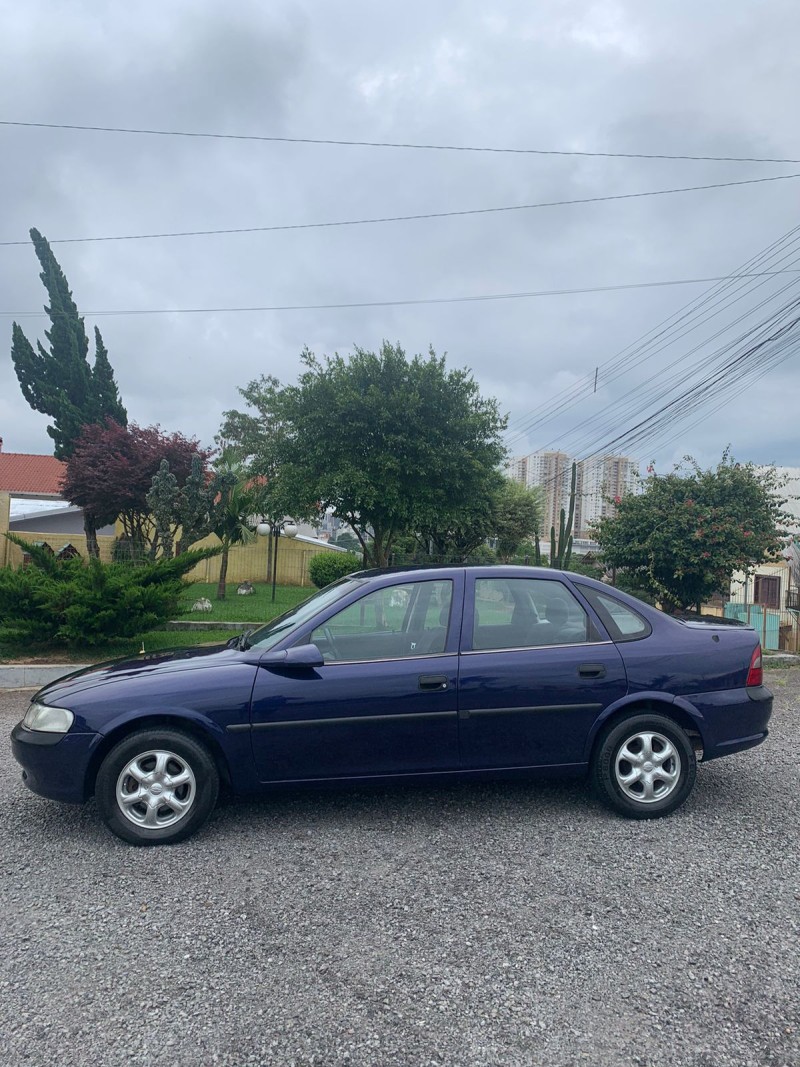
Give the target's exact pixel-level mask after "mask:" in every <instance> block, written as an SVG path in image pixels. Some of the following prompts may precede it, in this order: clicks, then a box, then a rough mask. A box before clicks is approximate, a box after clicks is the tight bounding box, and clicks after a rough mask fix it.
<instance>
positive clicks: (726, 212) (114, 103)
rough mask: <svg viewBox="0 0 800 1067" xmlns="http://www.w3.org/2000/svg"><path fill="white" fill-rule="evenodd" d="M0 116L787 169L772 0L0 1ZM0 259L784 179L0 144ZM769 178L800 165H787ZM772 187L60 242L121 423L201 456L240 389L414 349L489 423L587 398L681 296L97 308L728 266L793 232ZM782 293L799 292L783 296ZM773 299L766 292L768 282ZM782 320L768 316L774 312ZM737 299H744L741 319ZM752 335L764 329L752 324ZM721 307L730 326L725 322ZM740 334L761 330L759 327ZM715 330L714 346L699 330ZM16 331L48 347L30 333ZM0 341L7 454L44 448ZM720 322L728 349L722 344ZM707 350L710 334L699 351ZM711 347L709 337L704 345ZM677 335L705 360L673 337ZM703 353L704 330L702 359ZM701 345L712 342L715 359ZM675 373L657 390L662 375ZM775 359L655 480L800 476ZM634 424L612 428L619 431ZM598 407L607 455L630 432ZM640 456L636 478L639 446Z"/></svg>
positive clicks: (8, 131) (232, 148) (641, 373)
mask: <svg viewBox="0 0 800 1067" xmlns="http://www.w3.org/2000/svg"><path fill="white" fill-rule="evenodd" d="M0 9H2V13H3V20H4V26H5V31H6V32H5V34H4V36H3V39H2V41H1V42H0V96H2V99H3V100H4V101H5V102H6V110H5V114H4V115H2V116H0V117H3V118H9V119H14V118H19V119H28V120H31V121H42V122H59V121H62V122H75V123H83V124H89V125H120V126H151V127H156V128H164V129H187V130H218V131H222V132H225V131H227V132H232V133H238V132H256V133H264V134H277V135H288V136H311V137H327V136H332V137H342V138H354V139H368V140H373V139H374V140H384V139H385V140H403V141H407V140H410V141H432V142H436V143H455V144H487V145H517V146H530V147H537V146H541V147H566V148H573V149H581V150H606V149H610V150H619V151H666V152H688V153H698V154H725V155H746V156H749V155H770V156H772V155H776V156H787V155H788V156H792V155H800V144H798V142H797V139H796V125H797V124H796V118H795V107H796V100H797V99H798V96H799V95H800V93H798V89H799V88H800V86H798V84H797V83H798V73H797V69H796V64H794V63H793V62H792V60H791V57H790V56H788V55H786V54H785V50H783V49H780V48H778V47H777V44H776V42H780V41H790V40H796V39H797V38H798V32H799V31H800V9H798V8H797V5H795V4H793V3H788V2H787V3H784V2H781V0H766V2H764V3H763V4H760V5H757V6H754V5H751V4H749V3H744V2H743V0H738V2H733V3H722V2H721V0H715V2H711V3H707V4H704V5H698V4H697V3H693V4H689V3H683V2H679V3H674V4H670V5H668V6H660V5H641V4H634V3H632V2H628V3H621V2H620V3H611V2H598V3H588V2H585V0H581V2H578V0H572V2H569V3H564V2H563V0H559V2H556V0H551V2H550V3H542V4H537V5H535V6H532V5H530V4H523V3H520V2H517V3H511V2H509V3H506V4H505V5H502V7H501V8H500V9H497V8H496V7H495V8H493V9H492V10H491V11H488V10H487V9H486V7H485V5H481V4H478V3H476V2H467V0H463V2H461V3H455V4H448V5H431V4H423V3H420V2H418V0H411V2H409V3H407V4H404V5H403V6H402V8H395V9H390V8H383V7H381V6H376V5H375V4H373V3H366V2H365V0H360V2H355V3H350V4H348V5H346V7H344V6H340V5H334V4H323V3H320V2H317V3H313V2H310V0H309V2H307V3H305V4H302V5H298V4H288V3H286V4H280V3H278V4H270V5H264V4H258V3H255V2H252V3H245V4H241V3H240V4H236V5H233V4H229V5H226V6H222V5H218V4H212V3H208V2H204V0H194V2H191V3H190V2H188V0H186V2H183V3H177V4H170V5H161V6H156V5H152V4H145V3H140V4H133V5H126V6H125V7H124V8H121V7H120V6H119V5H117V4H112V3H106V4H97V3H93V4H91V5H89V4H84V5H74V4H73V5H70V6H69V8H68V9H67V8H66V6H61V5H58V6H56V5H53V4H52V3H47V2H45V0H39V2H34V3H29V4H26V5H24V6H22V5H12V4H10V3H6V4H2V5H0ZM0 144H2V159H3V163H4V166H3V167H2V170H1V171H0V203H2V205H3V207H4V209H5V210H4V211H3V212H2V220H3V221H2V227H1V228H0V229H1V232H0V238H3V239H14V238H24V237H25V235H26V233H27V230H28V228H29V227H30V226H36V227H37V228H39V229H40V230H42V232H43V233H45V235H46V236H48V237H50V238H51V239H52V238H57V237H70V236H84V235H98V236H99V235H103V234H115V233H137V232H151V231H154V230H165V229H166V230H176V229H193V228H203V229H205V228H215V227H230V226H247V225H270V224H276V223H285V222H306V221H324V220H327V219H344V218H357V217H364V216H369V215H382V214H404V213H413V212H418V211H437V210H448V209H460V208H470V207H481V206H490V205H501V204H513V203H524V202H535V201H539V200H550V199H566V198H571V197H581V196H594V195H608V194H613V193H620V192H628V191H637V190H642V189H657V188H667V187H671V186H679V185H693V184H702V183H705V182H714V181H725V180H736V179H741V178H746V177H758V176H762V175H764V174H767V173H781V172H786V173H789V172H791V170H792V169H793V168H791V167H788V166H786V167H782V166H777V165H776V166H773V167H765V166H759V165H752V164H730V163H711V162H708V163H676V162H668V161H658V162H657V161H650V160H602V159H581V158H560V157H552V158H550V157H548V158H540V157H527V156H525V157H520V156H503V155H493V154H486V155H477V154H474V155H473V154H466V153H434V152H430V153H425V152H412V151H400V150H392V149H366V148H345V147H339V148H336V147H329V148H324V147H315V146H310V145H267V144H256V143H250V142H237V141H205V140H191V139H183V138H174V139H170V138H159V137H153V138H147V137H134V136H122V135H113V134H97V133H88V132H84V133H79V132H68V131H53V130H30V129H18V128H12V127H5V128H0ZM794 169H797V170H800V167H796V168H794ZM797 189H798V184H797V183H792V182H785V183H774V184H772V185H763V186H752V187H742V188H740V189H727V190H717V191H708V192H703V193H694V194H684V195H676V196H671V197H652V198H648V199H644V200H636V201H624V202H618V203H608V204H597V205H582V206H575V207H566V208H554V209H551V210H544V211H532V212H525V213H523V212H519V213H513V214H509V215H494V216H478V217H474V218H462V219H440V220H429V221H425V222H408V223H397V224H387V225H385V226H373V227H353V228H342V229H332V230H309V231H295V232H287V233H272V234H250V235H248V234H241V235H232V236H226V237H207V238H182V239H176V240H171V241H130V242H113V243H107V244H88V245H81V244H77V245H76V244H68V245H60V246H56V254H57V256H58V258H59V260H60V262H61V264H62V266H63V267H64V270H65V272H66V274H67V277H68V278H69V280H70V284H71V286H72V288H73V291H74V293H75V296H76V299H77V301H78V304H79V306H80V308H81V309H82V310H83V311H85V312H86V313H87V320H88V322H89V323H90V324H93V323H94V322H95V321H96V322H97V323H98V324H99V325H100V328H101V330H102V331H103V335H104V338H105V340H106V343H107V345H108V348H109V352H110V356H111V359H112V363H113V365H114V367H115V369H116V372H117V376H118V379H119V382H120V387H121V391H122V394H123V397H124V399H125V402H126V404H127V405H128V408H129V411H130V414H131V416H132V417H133V418H135V419H136V420H137V421H139V422H141V423H150V422H159V423H161V424H162V425H163V426H164V427H165V428H167V429H181V430H183V431H184V432H186V433H190V434H196V435H198V436H199V437H200V438H201V439H203V440H204V441H207V442H208V441H210V440H211V439H212V437H213V435H214V433H215V431H216V430H217V427H218V425H219V421H220V414H221V412H222V411H223V410H224V409H225V408H228V407H231V406H235V405H236V403H237V393H236V387H237V386H238V385H243V384H245V383H246V382H247V381H248V380H250V379H251V378H252V377H254V376H255V375H257V374H259V373H262V372H263V373H273V374H277V375H278V376H279V377H281V378H284V379H292V378H293V377H294V376H295V374H296V372H297V369H298V357H299V353H300V351H301V350H302V347H303V345H304V344H309V345H310V346H311V347H312V348H314V349H315V350H317V351H318V352H325V351H329V352H330V351H333V350H335V349H338V350H340V351H344V350H347V349H348V348H349V347H350V346H351V345H352V344H353V343H357V344H360V345H362V346H365V347H374V346H377V345H378V344H379V343H380V341H381V339H382V338H383V337H388V338H390V339H392V340H400V341H401V342H402V343H403V344H404V346H405V347H406V348H407V349H408V350H410V351H420V350H421V351H424V350H425V349H427V347H428V345H429V344H433V345H434V347H435V348H436V349H437V350H438V351H447V352H448V353H449V356H450V359H451V361H452V362H453V364H457V365H469V366H471V367H472V368H473V370H474V372H475V374H476V376H477V378H478V380H479V381H480V383H481V385H482V387H483V388H484V390H485V391H486V392H489V393H491V394H493V395H496V396H498V398H499V399H500V401H501V403H502V405H503V406H504V407H505V408H506V409H507V410H509V412H510V413H511V415H512V417H516V418H520V417H521V416H523V415H524V414H525V413H526V412H527V411H529V410H531V409H533V408H535V407H536V406H537V405H539V404H540V403H542V402H543V401H546V400H547V399H548V398H550V397H553V396H556V395H557V394H558V392H559V390H561V389H563V388H564V387H565V386H568V385H570V384H571V383H573V382H575V381H580V380H582V379H583V378H584V377H585V376H586V375H591V374H592V373H593V369H594V367H595V366H597V365H598V364H601V363H602V362H603V361H604V360H606V359H608V358H610V357H611V356H613V355H614V354H615V353H616V352H618V351H619V350H621V349H623V348H624V347H625V346H626V345H628V344H630V343H631V342H632V341H633V340H634V339H635V338H636V337H638V336H639V335H641V334H643V333H644V332H646V331H647V330H649V329H650V328H651V327H652V326H654V325H655V324H656V323H657V322H659V321H661V320H663V319H664V318H665V317H667V316H668V315H670V314H671V313H672V312H673V311H675V310H676V309H677V308H679V307H680V306H682V305H683V304H685V303H686V302H687V301H689V300H690V299H692V298H693V297H694V296H696V295H699V293H700V292H701V291H702V289H701V287H691V288H689V287H687V288H686V289H683V288H681V289H661V290H640V291H631V292H619V293H604V294H603V293H601V294H594V295H591V294H587V295H582V296H564V297H553V298H545V299H535V300H525V301H515V302H505V301H503V302H497V303H478V304H454V305H437V306H429V307H426V306H421V307H420V306H417V307H405V308H370V309H350V310H337V311H308V312H299V311H297V312H283V313H269V314H257V313H253V314H240V315H234V314H216V315H197V316H194V315H181V316H177V315H176V316H141V317H138V316H137V317H108V318H97V319H93V318H92V317H91V315H89V314H88V313H90V312H92V311H104V310H105V311H107V310H115V309H125V308H169V307H176V308H179V307H210V306H214V307H218V306H225V305H236V306H241V305H251V304H284V303H287V304H298V303H301V304H305V303H314V304H317V303H326V302H331V303H335V302H346V301H363V300H382V299H403V298H416V297H443V296H452V295H461V294H464V295H466V294H479V293H488V292H507V291H519V290H538V289H553V288H560V287H565V288H568V287H580V286H590V285H611V284H615V283H619V282H638V281H647V280H653V279H663V278H678V277H696V276H705V275H716V274H722V273H727V272H728V271H730V270H731V269H733V268H735V267H736V266H737V265H738V264H739V263H741V262H743V261H744V260H746V259H747V258H748V257H749V256H751V255H754V254H755V253H756V252H758V251H759V250H760V249H761V248H762V247H764V246H766V245H767V244H769V243H770V242H771V241H773V240H775V239H776V238H777V237H779V236H780V235H781V234H782V233H784V232H785V231H787V230H788V229H789V228H790V226H792V225H793V224H794V222H795V217H796V204H797ZM37 275H38V270H37V264H36V260H35V256H34V255H33V251H32V248H31V247H30V246H26V247H19V248H13V247H12V248H0V292H2V301H1V302H2V310H11V311H14V310H35V309H37V308H40V307H41V305H42V304H43V302H44V290H43V289H42V287H41V284H40V283H39V280H38V276H37ZM798 284H800V283H798ZM778 285H779V283H778V282H774V283H773V282H770V283H768V285H767V286H765V288H764V289H762V290H761V291H760V292H761V294H762V295H763V294H764V293H770V292H774V291H776V290H777V288H778ZM784 299H785V298H784ZM754 303H755V298H752V299H751V300H750V303H749V304H748V303H747V302H746V301H743V302H742V303H741V305H740V306H739V312H741V311H745V310H747V309H748V308H749V307H751V306H752V305H753V304H754ZM753 314H754V315H756V314H757V313H756V312H754V313H753ZM733 317H734V311H733V310H731V311H730V312H729V313H728V319H732V318H733ZM753 321H754V320H753ZM721 324H724V323H721ZM23 325H24V328H25V329H26V331H27V332H28V334H29V336H33V335H35V334H36V333H37V331H38V332H39V335H41V331H42V330H43V329H44V326H45V325H46V322H45V321H44V320H41V319H25V320H24V321H23ZM10 327H11V324H10V319H8V318H6V317H3V318H2V319H0V331H2V332H3V335H4V336H5V337H6V341H5V343H4V344H5V355H2V349H0V435H2V436H3V437H4V439H5V448H6V449H8V450H14V451H47V450H48V449H49V439H48V438H47V437H46V434H45V431H44V427H45V425H46V420H45V419H43V418H42V417H41V416H39V415H37V414H35V413H33V412H31V411H30V410H29V409H28V408H27V406H26V405H25V403H24V401H23V400H22V397H21V394H20V393H19V389H18V386H17V383H16V379H15V377H14V374H13V369H12V367H11V361H10ZM740 328H741V327H740ZM711 332H712V329H711V327H709V328H708V330H707V333H709V334H710V333H711ZM735 333H736V330H731V332H730V333H729V334H728V338H730V337H733V336H734V335H735ZM698 339H702V338H701V337H698ZM723 339H724V338H723ZM717 343H719V342H717ZM688 348H689V343H688V341H687V342H686V343H684V345H683V347H680V346H676V347H675V348H674V349H671V350H670V352H669V354H666V353H665V354H664V356H663V357H661V361H660V362H659V360H658V359H656V360H653V361H651V362H650V363H648V364H642V365H639V366H635V365H632V366H630V367H629V368H628V369H627V371H626V374H625V376H624V377H623V378H622V379H620V380H618V381H617V382H613V383H609V384H607V385H606V384H604V383H603V381H602V377H601V382H600V388H599V389H598V392H597V394H594V395H592V396H590V397H588V398H587V399H586V400H585V401H584V402H583V403H582V404H581V405H579V406H577V407H575V408H574V409H572V410H570V411H568V412H566V413H565V414H564V416H563V417H561V418H560V419H558V420H557V421H556V422H554V423H553V424H552V425H548V426H546V427H543V428H542V430H541V432H539V433H536V434H532V435H531V436H530V437H528V438H524V439H521V440H519V441H518V442H516V449H515V450H516V451H520V452H524V451H528V450H532V449H533V448H536V447H540V446H542V445H544V444H548V443H550V442H551V441H552V442H553V443H557V444H558V443H560V444H562V445H565V446H566V447H572V446H571V444H570V442H572V441H575V440H577V439H578V438H579V436H580V434H579V428H580V427H581V426H582V425H583V424H584V423H585V422H586V420H587V419H589V418H591V417H592V416H594V415H596V414H597V413H599V412H601V411H602V410H603V409H604V407H607V406H608V405H610V404H611V403H612V401H613V400H614V399H615V398H617V397H619V396H621V395H622V394H623V393H624V392H625V391H627V390H628V389H631V388H633V387H634V386H635V385H636V384H637V383H639V382H642V381H644V380H645V379H646V378H647V377H649V375H651V374H652V373H653V372H654V370H655V369H657V368H658V367H659V365H663V362H664V360H666V359H668V358H670V359H674V358H677V357H678V356H680V355H682V354H683V352H685V351H687V350H688ZM676 373H678V372H676ZM798 388H800V374H799V373H798V369H797V367H796V366H794V365H793V364H792V362H791V361H789V362H788V363H786V364H785V365H784V366H783V368H782V369H780V370H778V371H775V372H773V374H772V375H771V376H770V377H769V378H766V379H764V380H763V381H762V382H761V383H760V384H759V385H758V386H757V387H755V388H753V389H752V390H750V391H749V393H748V395H747V396H746V397H745V398H743V399H740V400H738V401H735V402H734V403H732V404H731V405H728V406H727V407H725V408H722V409H721V410H720V411H718V412H716V413H715V414H713V415H709V416H708V417H706V418H699V419H698V422H697V424H696V425H695V426H693V427H692V428H690V429H687V430H686V432H685V433H684V434H682V436H681V438H680V440H679V441H678V442H676V443H673V444H671V445H669V446H668V447H664V448H662V450H661V451H660V452H657V454H656V458H658V460H659V462H663V463H668V462H669V461H670V460H671V459H673V458H676V457H678V456H680V455H682V454H683V453H684V452H687V451H691V452H694V453H695V454H696V455H698V456H699V457H700V458H701V459H703V460H705V461H709V462H711V461H713V460H714V459H715V458H716V457H717V456H718V455H719V453H720V452H721V449H722V448H723V447H724V445H725V444H727V443H728V442H731V443H732V444H733V446H734V449H735V451H736V453H737V454H738V455H739V456H740V457H741V458H744V459H747V458H752V459H756V460H776V461H778V462H783V463H787V464H793V465H798V464H800V454H798V446H797V443H796V441H795V440H794V438H793V436H792V434H791V433H790V432H789V431H788V430H785V429H783V428H784V427H786V426H787V424H788V419H787V418H786V411H787V410H792V407H791V405H789V404H788V403H787V400H788V399H789V398H792V397H793V396H794V393H795V392H796V391H797V390H798ZM633 421H636V419H635V418H634V417H633V416H630V417H629V419H628V423H632V422H633ZM628 423H626V421H625V419H624V418H623V417H622V416H618V415H617V416H615V414H614V412H613V409H611V408H608V413H607V416H605V421H604V422H602V423H601V428H602V430H603V431H605V430H607V438H606V439H610V438H611V437H613V436H614V435H615V434H616V433H617V432H620V431H621V430H623V429H625V428H626V425H627V424H628ZM642 452H644V454H643V455H641V458H642V459H645V460H646V459H649V458H651V454H650V452H649V451H648V449H647V446H646V445H645V446H643V448H642Z"/></svg>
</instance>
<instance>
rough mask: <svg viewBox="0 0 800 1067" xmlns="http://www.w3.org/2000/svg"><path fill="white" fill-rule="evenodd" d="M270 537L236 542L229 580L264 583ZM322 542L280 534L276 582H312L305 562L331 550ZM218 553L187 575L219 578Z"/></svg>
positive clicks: (210, 541) (209, 541) (212, 541)
mask: <svg viewBox="0 0 800 1067" xmlns="http://www.w3.org/2000/svg"><path fill="white" fill-rule="evenodd" d="M271 540H272V539H271V538H270V537H259V538H257V540H255V541H253V542H251V543H250V544H249V545H237V546H236V547H235V548H232V549H231V551H230V555H229V556H228V576H227V580H228V581H229V582H244V581H250V582H264V581H266V579H267V552H268V550H269V548H271V547H272V545H271ZM218 544H219V540H218V538H217V537H215V536H214V535H213V534H211V535H210V536H209V537H206V538H204V540H202V541H198V542H197V543H196V544H194V545H192V548H208V547H210V546H212V545H218ZM334 551H336V550H335V549H333V548H330V547H329V546H328V545H326V544H325V542H324V541H320V543H319V544H310V543H309V542H308V541H295V540H293V539H292V538H290V537H281V538H280V540H279V542H278V585H312V584H313V583H312V581H311V579H310V578H309V576H308V564H309V561H310V560H311V557H312V556H316V555H317V554H318V553H320V552H334ZM219 567H220V558H219V556H213V557H212V558H211V559H206V560H203V562H202V563H199V564H198V565H197V566H196V567H195V568H194V570H192V571H190V572H189V578H190V579H191V580H192V581H195V582H218V581H219Z"/></svg>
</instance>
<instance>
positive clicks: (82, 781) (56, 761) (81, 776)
mask: <svg viewBox="0 0 800 1067" xmlns="http://www.w3.org/2000/svg"><path fill="white" fill-rule="evenodd" d="M100 741H101V736H100V734H95V733H71V732H67V733H65V734H48V733H43V732H41V731H37V730H26V729H25V727H24V726H23V725H22V723H21V722H20V723H17V725H16V726H15V727H14V729H13V730H12V731H11V752H12V754H13V756H14V759H15V760H16V761H17V763H18V764H19V765H20V766H21V767H22V780H23V782H24V783H25V785H27V786H28V788H29V789H31V790H32V791H33V792H34V793H38V794H39V796H41V797H47V799H48V800H61V801H63V802H65V803H68V804H82V803H83V802H84V801H85V800H86V799H87V797H88V793H89V789H88V783H87V772H88V770H89V763H90V761H91V758H92V755H93V754H94V751H95V748H96V747H97V745H98V744H99V743H100Z"/></svg>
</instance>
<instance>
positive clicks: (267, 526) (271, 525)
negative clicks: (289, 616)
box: [256, 519, 297, 604]
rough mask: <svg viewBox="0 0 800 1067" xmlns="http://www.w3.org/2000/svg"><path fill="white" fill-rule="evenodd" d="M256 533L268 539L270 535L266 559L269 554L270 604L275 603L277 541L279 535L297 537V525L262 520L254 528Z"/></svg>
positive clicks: (283, 521)
mask: <svg viewBox="0 0 800 1067" xmlns="http://www.w3.org/2000/svg"><path fill="white" fill-rule="evenodd" d="M256 531H257V532H258V533H259V534H261V536H262V537H268V536H270V535H272V540H271V542H268V543H267V559H268V561H269V557H270V553H271V556H272V559H271V562H272V603H273V604H274V603H275V586H276V584H277V581H278V540H279V538H280V536H281V534H285V535H286V536H287V537H291V538H295V537H297V523H295V521H294V520H293V519H283V520H282V521H281V522H277V521H275V520H274V519H273V520H272V521H271V522H270V521H269V520H268V519H262V520H261V522H260V523H259V524H258V526H257V527H256Z"/></svg>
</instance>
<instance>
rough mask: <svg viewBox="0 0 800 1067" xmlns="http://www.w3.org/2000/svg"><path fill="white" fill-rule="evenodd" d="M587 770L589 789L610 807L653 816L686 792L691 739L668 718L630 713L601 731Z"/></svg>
mask: <svg viewBox="0 0 800 1067" xmlns="http://www.w3.org/2000/svg"><path fill="white" fill-rule="evenodd" d="M591 775H592V784H593V785H594V787H595V790H596V791H597V792H598V793H599V795H600V796H601V797H602V799H603V800H605V801H606V803H608V804H610V805H611V807H613V808H614V809H615V810H616V811H618V812H620V813H621V814H622V815H627V816H628V818H630V819H657V818H659V817H660V816H662V815H669V814H670V813H671V812H673V811H675V810H676V808H679V807H680V806H681V804H683V802H684V801H685V800H686V798H687V797H688V796H689V794H690V793H691V791H692V788H693V786H694V782H695V777H696V775H697V759H696V757H695V753H694V747H693V745H692V742H691V740H690V739H689V737H688V736H687V734H686V732H685V731H684V730H683V729H682V728H681V727H680V726H678V724H677V723H676V722H673V720H672V719H668V718H667V717H666V716H665V715H657V714H649V713H648V714H640V715H633V716H631V717H630V718H628V719H623V720H622V721H621V722H618V723H616V724H614V725H612V726H610V727H609V728H608V729H606V731H605V732H604V733H603V734H601V736H600V739H599V741H598V743H597V746H596V748H595V752H594V757H593V759H592V768H591Z"/></svg>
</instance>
